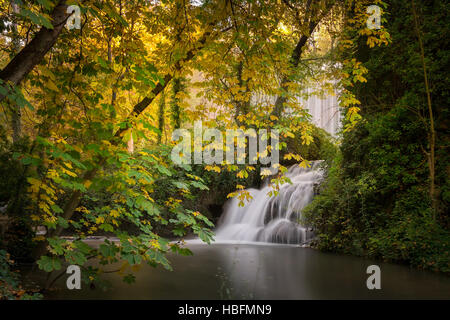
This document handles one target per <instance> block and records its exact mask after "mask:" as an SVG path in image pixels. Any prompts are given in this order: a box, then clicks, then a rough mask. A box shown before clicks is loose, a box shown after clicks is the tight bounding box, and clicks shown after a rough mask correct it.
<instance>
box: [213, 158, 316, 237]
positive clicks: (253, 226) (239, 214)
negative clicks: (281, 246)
mask: <svg viewBox="0 0 450 320" xmlns="http://www.w3.org/2000/svg"><path fill="white" fill-rule="evenodd" d="M320 162H321V161H314V162H312V165H311V168H307V169H305V168H300V167H299V166H298V165H294V166H292V167H290V168H289V170H288V172H286V174H285V175H286V177H288V178H289V179H290V180H291V181H292V184H289V183H285V184H283V185H282V186H281V187H280V190H279V194H278V195H277V196H272V197H271V196H269V195H268V193H269V192H270V191H271V190H272V188H271V187H270V186H265V187H263V188H262V189H261V190H257V189H249V190H248V191H249V192H250V194H251V196H252V197H253V199H252V200H251V201H250V202H249V203H246V204H245V206H244V207H239V200H238V199H237V198H234V199H232V200H230V201H229V202H228V203H227V204H226V206H225V210H224V213H223V214H222V217H221V218H220V221H219V227H218V229H217V230H216V240H218V241H224V240H225V241H251V242H254V241H256V242H273V243H289V244H302V243H306V242H308V241H309V240H310V239H311V238H312V237H313V233H312V231H311V230H310V229H309V228H307V227H305V226H302V225H301V224H300V220H301V215H302V209H303V208H304V207H305V206H306V205H307V204H309V203H310V202H311V201H312V199H313V196H314V185H316V184H318V183H319V181H320V179H321V178H322V176H323V171H322V169H320V168H319V165H320Z"/></svg>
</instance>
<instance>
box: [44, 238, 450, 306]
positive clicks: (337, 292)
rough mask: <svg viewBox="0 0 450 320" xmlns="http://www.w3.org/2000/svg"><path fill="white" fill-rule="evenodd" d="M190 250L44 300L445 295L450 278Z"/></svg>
mask: <svg viewBox="0 0 450 320" xmlns="http://www.w3.org/2000/svg"><path fill="white" fill-rule="evenodd" d="M188 247H189V248H190V249H191V250H192V251H193V253H194V256H187V257H185V256H179V255H174V254H169V256H168V257H169V260H170V261H171V263H172V266H173V269H174V271H166V270H164V269H163V268H161V267H158V268H152V267H150V266H147V265H144V266H142V268H141V269H140V270H139V271H137V272H136V273H135V275H136V283H134V284H132V285H129V284H127V283H125V282H123V281H122V280H121V278H120V277H118V276H117V275H113V274H110V275H106V276H105V277H107V278H108V279H109V280H110V281H111V282H112V289H110V290H108V291H106V292H104V291H102V290H100V289H95V290H92V289H90V288H86V287H85V288H82V289H81V290H72V291H70V290H68V289H66V288H65V279H66V277H63V279H61V281H60V282H58V287H59V289H58V290H56V291H54V292H52V293H50V295H49V296H48V298H50V299H183V300H184V299H450V277H447V276H445V275H441V274H435V273H432V272H426V271H419V270H415V269H411V268H409V267H407V266H402V265H395V264H389V263H380V262H374V261H371V260H366V259H362V258H357V257H351V256H342V255H336V254H328V253H322V252H319V251H316V250H313V249H309V248H299V247H296V246H286V245H265V244H224V243H222V244H213V245H209V246H208V245H206V244H196V243H191V244H189V245H188ZM372 264H377V265H379V266H380V268H381V290H368V289H367V287H366V280H367V277H368V276H369V275H367V274H366V269H367V267H368V266H369V265H372Z"/></svg>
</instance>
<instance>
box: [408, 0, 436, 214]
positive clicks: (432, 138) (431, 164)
mask: <svg viewBox="0 0 450 320" xmlns="http://www.w3.org/2000/svg"><path fill="white" fill-rule="evenodd" d="M411 5H412V11H413V15H414V25H415V28H416V33H417V38H418V41H419V47H420V58H421V60H422V68H423V77H424V82H425V91H426V94H427V106H428V117H429V121H430V127H429V128H428V130H429V133H428V143H429V145H430V151H429V152H427V158H428V169H429V172H430V199H431V207H432V210H433V220H436V213H437V204H438V199H437V194H436V186H435V183H436V182H435V175H436V171H435V165H436V158H435V149H436V130H435V128H434V117H433V108H432V105H431V92H430V85H429V82H428V75H427V65H426V63H425V50H424V47H423V42H422V36H421V34H420V28H419V23H418V21H417V12H416V7H415V4H414V0H411Z"/></svg>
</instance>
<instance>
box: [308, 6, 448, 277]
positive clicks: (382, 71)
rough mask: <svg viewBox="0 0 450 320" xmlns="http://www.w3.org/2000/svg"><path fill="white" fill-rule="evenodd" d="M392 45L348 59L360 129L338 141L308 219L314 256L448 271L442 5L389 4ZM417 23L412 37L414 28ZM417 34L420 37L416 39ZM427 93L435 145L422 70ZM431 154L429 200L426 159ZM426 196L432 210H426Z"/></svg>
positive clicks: (358, 51)
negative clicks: (358, 72) (356, 81)
mask: <svg viewBox="0 0 450 320" xmlns="http://www.w3.org/2000/svg"><path fill="white" fill-rule="evenodd" d="M387 3H388V11H389V12H390V14H389V16H388V17H387V22H386V23H387V25H386V28H387V29H388V31H389V33H390V35H391V38H392V43H391V44H390V45H389V46H387V47H383V48H376V49H372V50H369V48H368V46H367V45H366V44H365V43H361V42H360V43H358V45H357V46H356V48H355V51H354V52H355V56H356V57H357V59H359V60H360V61H362V62H363V65H364V67H365V68H367V69H368V73H367V83H365V84H364V85H362V86H361V85H357V86H353V87H350V88H349V90H350V91H352V92H354V94H355V96H356V97H357V98H358V99H359V100H360V101H361V107H360V108H361V112H360V114H361V116H362V117H363V119H364V120H363V121H360V122H359V124H358V125H357V126H356V127H355V128H354V129H353V130H350V131H347V132H344V134H343V138H342V144H341V147H340V153H339V155H338V156H337V157H336V158H335V159H334V160H333V161H330V162H329V163H328V165H329V171H328V177H327V179H326V182H325V183H324V184H323V185H322V188H321V191H320V195H319V196H317V197H316V198H315V200H314V201H313V203H312V204H311V205H310V207H309V208H308V210H307V216H308V220H309V222H310V223H311V224H312V225H313V226H314V227H315V228H316V229H317V232H318V236H319V238H318V247H319V248H321V249H324V250H330V251H336V252H343V253H349V254H357V255H362V256H369V257H374V258H379V259H383V260H388V261H397V262H406V263H409V264H411V265H413V266H416V267H420V268H425V269H432V270H440V271H443V272H447V273H448V272H450V257H449V251H450V217H449V215H448V207H449V202H450V197H449V195H450V193H449V191H450V184H449V183H450V182H449V179H448V177H449V173H450V171H449V154H448V147H449V144H448V143H449V130H448V128H449V122H448V121H449V119H450V117H449V102H450V100H449V92H448V87H449V85H450V83H449V77H448V73H447V72H448V70H449V69H450V60H449V58H450V53H449V51H448V47H449V43H448V41H449V40H448V37H447V36H443V35H447V34H448V33H449V32H450V25H449V21H448V13H449V10H450V6H449V4H448V2H447V1H429V2H422V1H420V2H419V1H415V6H414V7H412V2H409V1H396V0H392V1H387ZM415 15H416V19H417V22H418V28H415V27H414V25H415V21H414V19H415ZM418 30H419V32H420V33H418ZM418 34H420V37H421V41H423V47H424V57H425V59H424V61H425V65H426V70H427V76H428V81H429V84H430V91H431V101H432V111H433V115H434V116H433V120H434V126H435V134H436V145H435V146H433V145H432V143H431V142H432V140H431V132H430V122H431V121H430V116H429V112H428V110H427V92H426V84H425V80H424V70H423V68H424V64H423V63H422V61H421V49H420V42H419V37H418ZM431 148H435V155H436V156H435V173H436V174H435V178H434V180H435V185H436V191H435V193H434V194H433V193H430V184H431V181H430V180H431V179H432V177H431V175H430V167H429V157H428V156H429V154H430V152H431V150H430V149H431ZM432 197H436V203H437V205H435V206H433V199H432Z"/></svg>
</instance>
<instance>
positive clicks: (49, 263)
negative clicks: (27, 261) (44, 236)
mask: <svg viewBox="0 0 450 320" xmlns="http://www.w3.org/2000/svg"><path fill="white" fill-rule="evenodd" d="M37 263H38V266H39V269H41V270H44V271H46V272H52V271H53V270H60V269H61V261H60V260H59V259H58V258H55V257H47V256H42V257H41V258H40V259H39V260H38V261H37Z"/></svg>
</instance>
